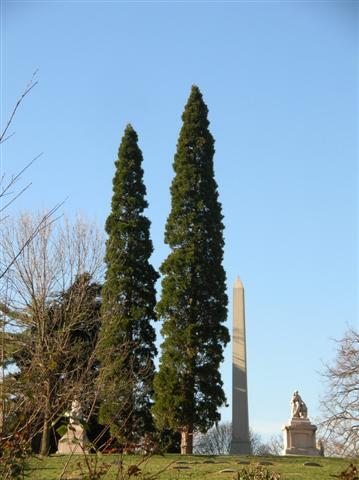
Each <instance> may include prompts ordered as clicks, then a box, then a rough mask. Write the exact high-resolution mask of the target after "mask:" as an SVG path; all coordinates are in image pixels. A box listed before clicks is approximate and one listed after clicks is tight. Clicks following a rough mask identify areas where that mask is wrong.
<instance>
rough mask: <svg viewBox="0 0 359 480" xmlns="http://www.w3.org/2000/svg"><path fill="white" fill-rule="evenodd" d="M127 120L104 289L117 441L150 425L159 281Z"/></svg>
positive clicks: (106, 412)
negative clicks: (152, 261)
mask: <svg viewBox="0 0 359 480" xmlns="http://www.w3.org/2000/svg"><path fill="white" fill-rule="evenodd" d="M137 141H138V138H137V134H136V132H135V130H134V129H133V128H132V126H130V125H128V126H127V127H126V129H125V133H124V136H123V138H122V142H121V145H120V148H119V152H118V159H117V161H116V162H115V166H116V173H115V176H114V179H113V197H112V210H111V213H110V215H109V217H108V218H107V221H106V232H107V233H108V240H107V244H106V257H105V261H106V264H107V271H106V278H105V283H104V287H103V290H102V296H103V307H102V329H101V333H100V340H99V344H98V355H99V359H100V361H101V371H100V378H99V382H100V383H99V385H100V388H101V401H102V404H101V408H100V421H101V422H102V423H103V424H108V425H110V430H111V434H112V435H113V436H115V437H116V438H117V439H119V440H121V441H122V440H126V441H135V440H136V439H138V438H139V437H141V436H142V435H143V434H144V433H146V432H149V431H151V429H152V416H151V412H150V407H151V397H152V394H153V386H152V382H153V376H154V363H153V359H154V357H155V355H156V354H157V351H156V348H155V343H154V342H155V331H154V328H153V326H152V325H151V321H153V320H156V315H155V305H156V297H155V295H156V291H155V282H156V280H157V278H158V274H157V273H156V271H155V270H154V268H153V267H152V265H151V264H150V263H149V258H150V256H151V254H152V242H151V240H150V233H149V230H150V222H149V220H148V219H147V218H146V216H144V215H143V211H144V209H145V208H146V207H147V206H148V205H147V201H146V200H145V195H146V188H145V185H144V183H143V170H142V166H141V164H142V153H141V150H140V149H139V147H138V144H137Z"/></svg>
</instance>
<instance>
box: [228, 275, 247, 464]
mask: <svg viewBox="0 0 359 480" xmlns="http://www.w3.org/2000/svg"><path fill="white" fill-rule="evenodd" d="M232 330H233V331H232V442H231V449H230V453H231V455H239V454H249V453H251V446H250V442H249V420H248V392H247V354H246V323H245V312H244V288H243V285H242V282H241V280H240V278H239V277H237V280H236V282H235V284H234V287H233V325H232Z"/></svg>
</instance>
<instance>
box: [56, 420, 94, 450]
mask: <svg viewBox="0 0 359 480" xmlns="http://www.w3.org/2000/svg"><path fill="white" fill-rule="evenodd" d="M88 444H89V441H88V438H87V435H86V432H85V430H84V428H83V427H82V426H81V425H74V424H70V425H69V426H68V429H67V433H66V434H65V435H64V436H63V437H61V438H60V440H59V443H58V446H57V452H56V453H58V454H60V455H68V454H71V453H72V454H74V455H82V454H84V453H89V449H88Z"/></svg>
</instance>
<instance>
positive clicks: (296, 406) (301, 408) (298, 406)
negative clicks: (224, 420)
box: [291, 390, 308, 418]
mask: <svg viewBox="0 0 359 480" xmlns="http://www.w3.org/2000/svg"><path fill="white" fill-rule="evenodd" d="M291 407H292V418H307V416H308V409H307V406H306V404H305V403H304V402H303V400H302V397H301V396H300V395H299V393H298V390H296V391H295V392H294V393H293V397H292V400H291Z"/></svg>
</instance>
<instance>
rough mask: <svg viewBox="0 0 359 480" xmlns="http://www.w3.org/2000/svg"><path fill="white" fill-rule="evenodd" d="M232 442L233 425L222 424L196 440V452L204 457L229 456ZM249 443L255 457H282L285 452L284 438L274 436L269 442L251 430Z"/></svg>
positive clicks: (196, 437)
mask: <svg viewBox="0 0 359 480" xmlns="http://www.w3.org/2000/svg"><path fill="white" fill-rule="evenodd" d="M231 440H232V424H231V423H230V422H226V423H220V424H219V425H218V426H216V427H213V428H211V429H210V430H209V431H208V432H207V433H206V434H199V435H196V436H195V439H194V452H195V453H197V454H200V455H201V454H202V455H229V453H230V448H231ZM249 441H250V444H251V451H252V454H253V455H260V456H263V455H280V454H281V453H282V451H283V439H282V436H281V435H280V434H279V435H273V436H272V437H271V438H270V439H269V441H268V442H265V441H263V439H262V437H261V435H260V434H259V433H257V432H254V431H253V430H252V429H250V432H249Z"/></svg>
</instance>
